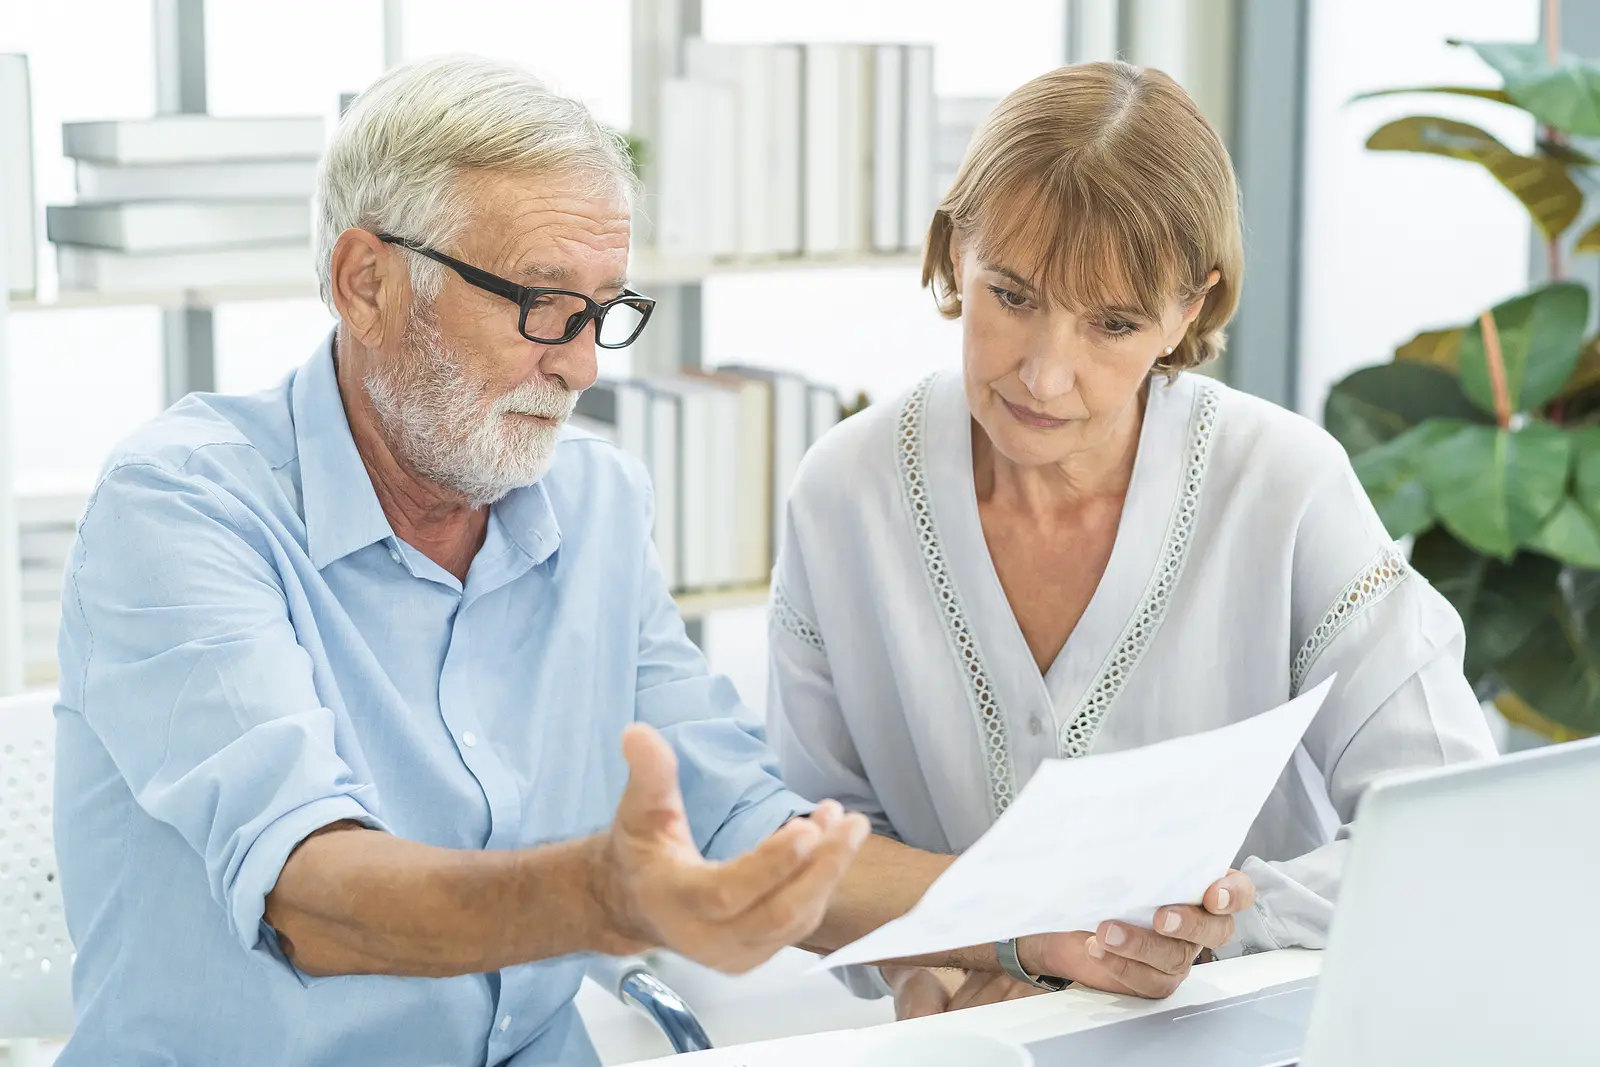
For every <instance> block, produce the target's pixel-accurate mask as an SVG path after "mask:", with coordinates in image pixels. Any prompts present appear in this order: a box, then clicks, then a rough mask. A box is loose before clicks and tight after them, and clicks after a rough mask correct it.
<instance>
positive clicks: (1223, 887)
mask: <svg viewBox="0 0 1600 1067" xmlns="http://www.w3.org/2000/svg"><path fill="white" fill-rule="evenodd" d="M1202 900H1203V901H1204V903H1205V908H1206V910H1207V911H1209V912H1211V913H1212V914H1213V915H1237V914H1239V913H1240V912H1241V911H1246V910H1248V909H1249V908H1252V907H1254V906H1255V902H1256V884H1255V883H1254V882H1252V881H1251V880H1250V876H1249V875H1247V874H1244V873H1242V872H1240V871H1229V872H1228V873H1227V874H1226V875H1224V876H1223V877H1221V878H1218V879H1217V880H1216V881H1215V882H1212V883H1211V887H1210V888H1209V889H1207V890H1206V895H1205V896H1204V897H1203V898H1202ZM1210 947H1212V948H1215V947H1216V946H1215V945H1212V946H1210Z"/></svg>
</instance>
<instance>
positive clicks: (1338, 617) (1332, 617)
mask: <svg viewBox="0 0 1600 1067" xmlns="http://www.w3.org/2000/svg"><path fill="white" fill-rule="evenodd" d="M1410 573H1411V564H1409V563H1407V562H1406V558H1405V557H1404V556H1402V555H1401V554H1400V550H1399V549H1397V548H1395V547H1394V546H1393V545H1390V546H1389V547H1387V548H1385V549H1383V550H1382V551H1381V552H1379V553H1378V557H1377V558H1376V559H1374V560H1373V561H1372V562H1371V563H1369V564H1367V566H1366V567H1365V568H1364V569H1363V570H1362V571H1361V573H1360V574H1358V575H1356V576H1355V577H1354V578H1352V579H1350V584H1349V585H1347V586H1345V587H1344V588H1343V589H1342V590H1340V591H1339V595H1338V596H1337V597H1336V598H1335V599H1334V601H1333V606H1332V607H1330V608H1329V609H1328V610H1327V612H1326V613H1325V614H1324V615H1323V616H1322V621H1321V622H1319V623H1317V628H1316V629H1315V630H1312V631H1311V636H1310V637H1308V638H1306V640H1305V643H1304V644H1302V645H1301V646H1300V649H1299V651H1297V652H1296V653H1295V654H1294V662H1293V663H1292V664H1291V665H1290V667H1289V695H1290V696H1291V697H1294V696H1298V695H1299V694H1300V687H1301V686H1302V685H1304V684H1305V680H1306V675H1307V674H1308V673H1309V672H1310V671H1311V667H1312V665H1313V664H1315V663H1316V662H1317V657H1319V656H1321V655H1322V653H1323V651H1324V650H1326V649H1327V647H1328V646H1329V645H1331V644H1333V639H1334V638H1335V637H1338V636H1339V632H1340V631H1341V630H1343V629H1344V628H1345V627H1346V626H1348V625H1350V623H1351V622H1353V621H1354V620H1355V619H1356V617H1357V616H1359V615H1360V614H1361V613H1362V612H1364V611H1366V610H1367V609H1368V608H1370V607H1372V605H1374V604H1376V603H1377V602H1378V601H1380V600H1382V599H1383V598H1384V597H1386V596H1388V595H1389V594H1390V593H1392V592H1394V590H1395V588H1396V587H1397V586H1399V584H1400V583H1401V582H1403V581H1405V579H1406V576H1407V575H1408V574H1410Z"/></svg>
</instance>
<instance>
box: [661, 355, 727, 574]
mask: <svg viewBox="0 0 1600 1067" xmlns="http://www.w3.org/2000/svg"><path fill="white" fill-rule="evenodd" d="M647 384H648V385H649V387H650V388H651V390H653V391H655V392H657V393H659V394H661V395H664V396H668V397H671V398H673V400H675V401H676V403H677V408H678V433H677V446H678V447H677V454H678V507H677V513H676V515H675V518H676V520H677V522H676V524H677V531H676V532H677V545H678V561H679V567H678V582H677V588H680V589H707V588H710V587H711V586H713V585H715V584H717V582H716V562H715V560H714V553H715V546H714V545H713V544H712V531H711V523H712V521H713V500H712V485H713V478H714V476H715V474H716V473H717V471H718V468H719V463H718V461H717V458H716V456H715V454H714V447H715V441H714V438H713V426H712V423H713V421H714V418H715V414H714V411H713V408H714V404H715V401H714V399H713V397H715V396H716V394H717V390H714V389H710V388H708V387H706V386H704V385H701V384H698V383H695V382H691V381H688V380H686V379H683V378H677V377H664V378H651V379H648V380H647Z"/></svg>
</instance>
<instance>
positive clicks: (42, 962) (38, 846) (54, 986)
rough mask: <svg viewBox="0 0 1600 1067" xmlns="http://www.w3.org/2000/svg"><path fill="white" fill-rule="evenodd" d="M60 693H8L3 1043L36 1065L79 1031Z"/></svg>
mask: <svg viewBox="0 0 1600 1067" xmlns="http://www.w3.org/2000/svg"><path fill="white" fill-rule="evenodd" d="M55 699H56V695H55V693H53V692H35V693H24V694H22V695H21V696H14V697H3V698H0V1042H3V1041H6V1040H9V1041H10V1042H11V1063H12V1064H14V1065H22V1064H28V1063H30V1062H32V1060H33V1059H34V1057H35V1056H36V1055H37V1054H38V1053H39V1048H38V1040H39V1039H40V1038H56V1039H60V1038H65V1037H66V1036H67V1035H69V1034H70V1033H71V1032H72V961H73V956H74V953H73V950H72V940H71V938H70V937H68V935H67V921H66V917H65V915H64V914H63V912H62V907H61V878H60V875H59V874H58V873H57V871H56V852H55V843H54V840H53V838H52V836H51V817H50V812H51V804H52V801H53V796H52V793H53V790H54V786H55V749H56V741H55V736H56V735H55V719H54V715H53V714H52V711H51V709H52V707H53V706H54V704H55Z"/></svg>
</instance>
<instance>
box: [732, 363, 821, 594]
mask: <svg viewBox="0 0 1600 1067" xmlns="http://www.w3.org/2000/svg"><path fill="white" fill-rule="evenodd" d="M718 370H719V371H721V372H723V373H727V374H734V375H739V376H741V377H745V378H759V379H760V380H762V381H764V382H766V383H767V384H768V385H769V386H770V387H771V388H770V390H769V395H768V403H769V406H768V416H767V417H768V419H769V421H770V423H771V427H772V429H771V434H770V436H771V463H770V464H769V466H768V471H767V483H768V487H769V488H768V495H769V497H770V499H771V504H772V507H771V516H770V522H771V536H770V538H769V541H770V549H771V556H772V558H771V559H769V560H768V565H769V567H770V565H771V564H772V563H773V562H775V561H776V558H777V551H778V546H779V544H780V542H781V541H782V538H783V527H784V509H785V508H786V506H787V504H788V499H789V490H790V488H792V487H793V485H794V479H795V475H796V474H797V473H799V470H800V461H801V460H802V459H804V458H805V454H806V448H807V447H808V446H809V445H810V444H811V408H810V405H811V387H810V383H809V382H807V381H806V380H805V379H804V378H803V377H801V376H800V375H798V374H791V373H789V372H788V371H781V370H772V369H770V368H767V367H751V366H748V365H744V364H735V365H731V366H724V367H719V368H718Z"/></svg>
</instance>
